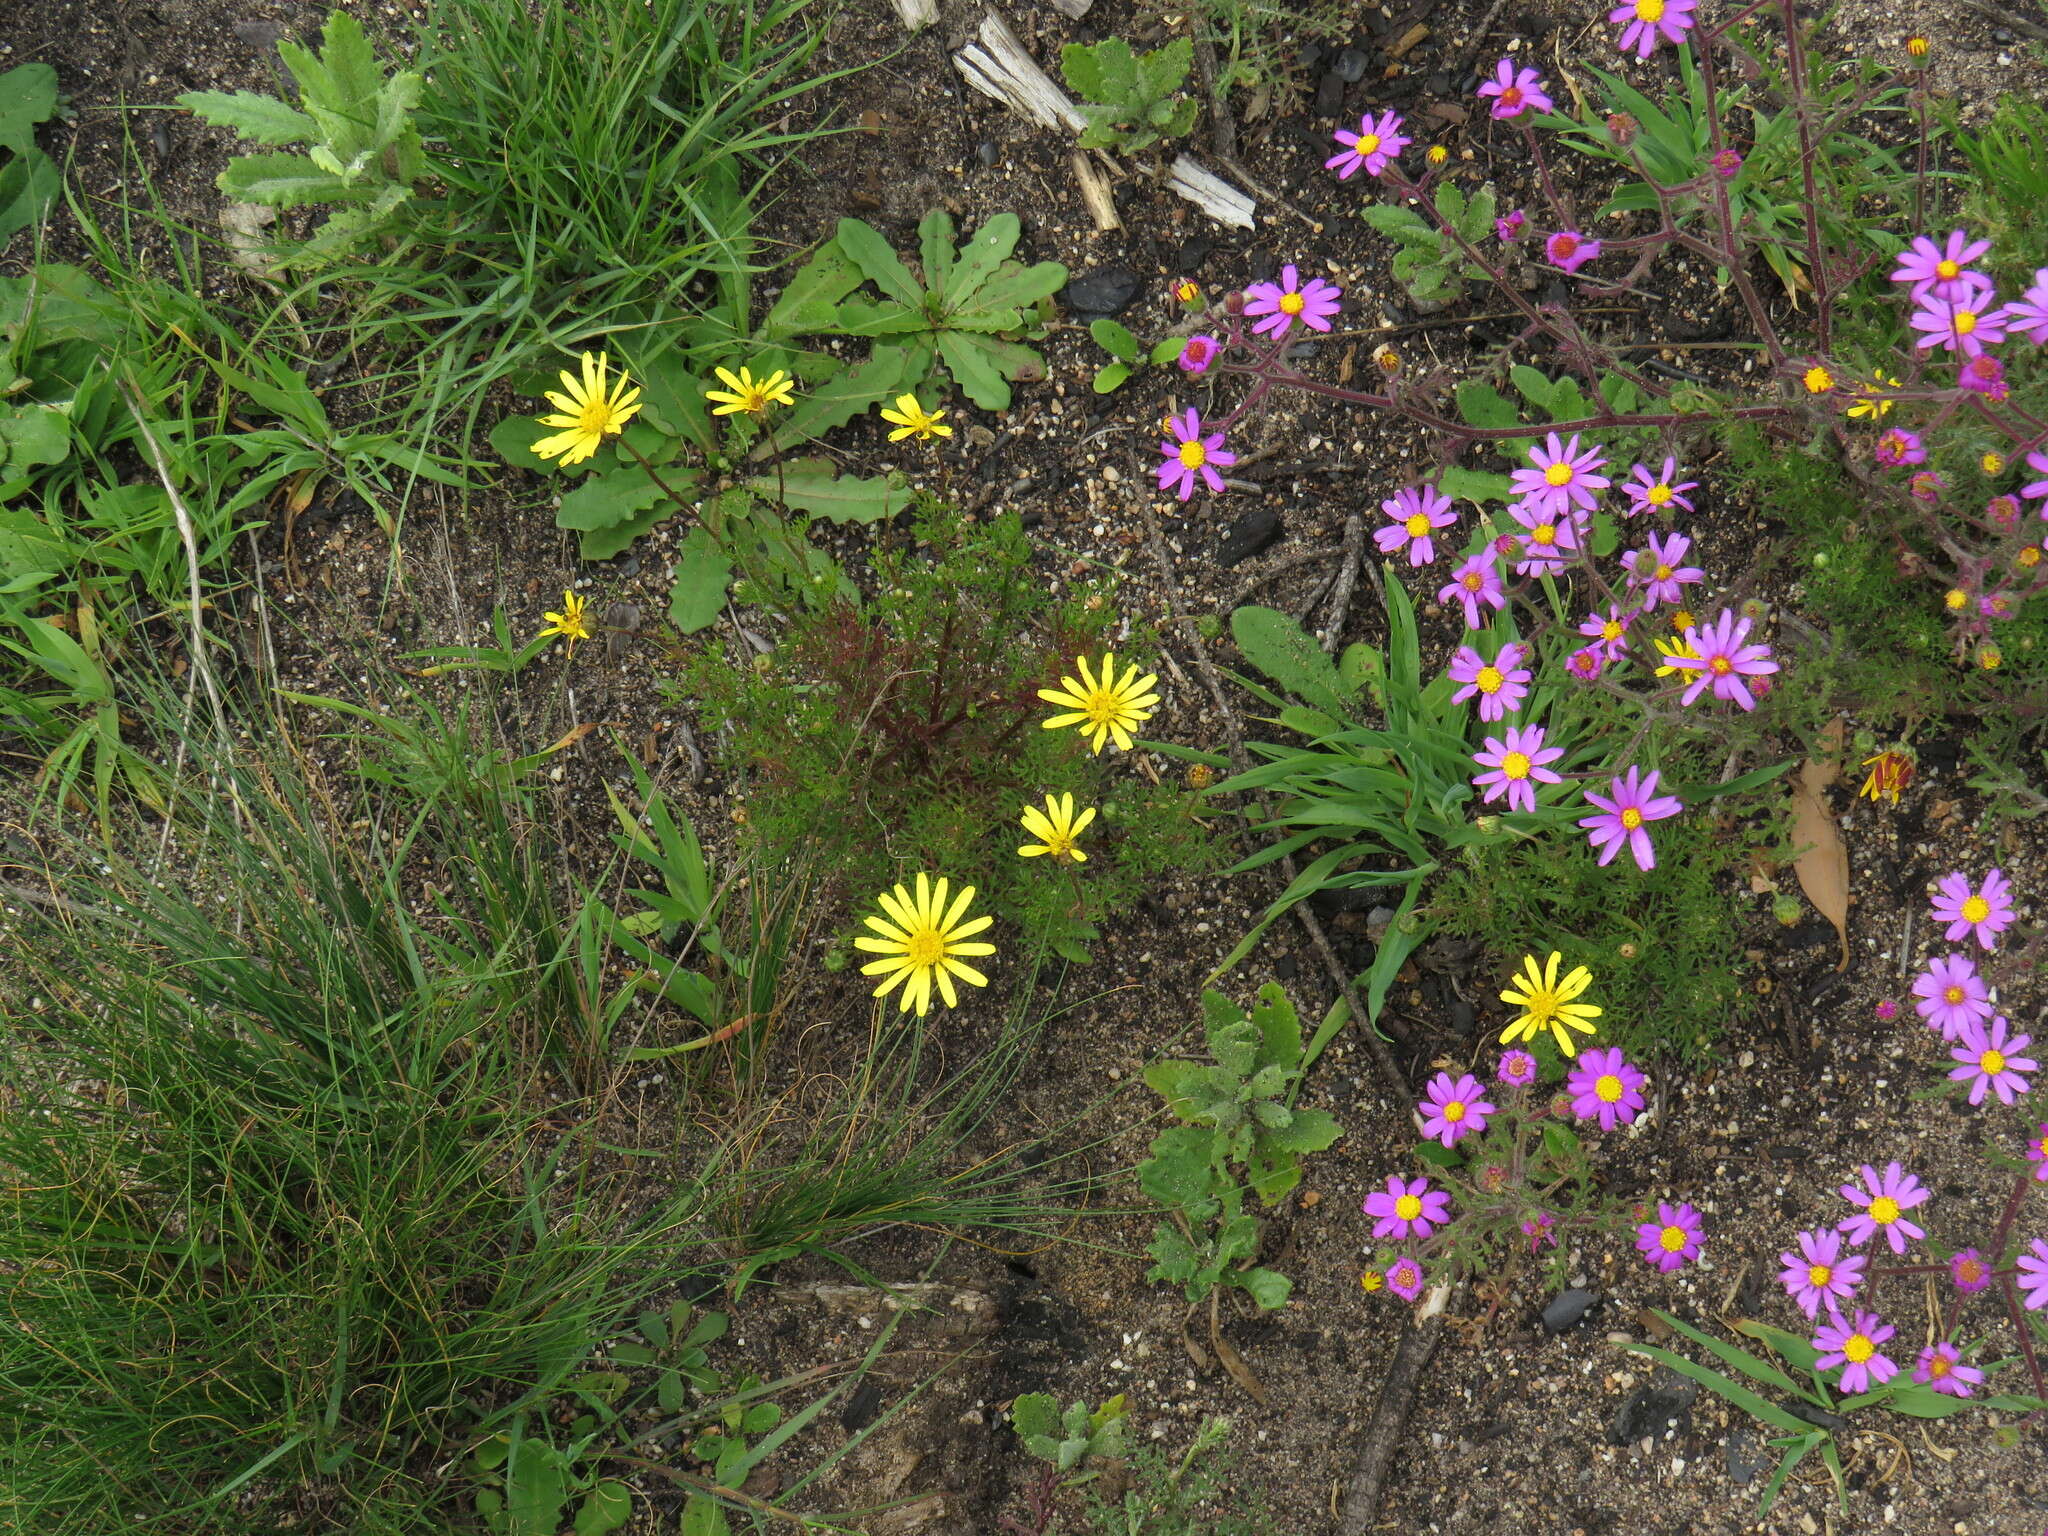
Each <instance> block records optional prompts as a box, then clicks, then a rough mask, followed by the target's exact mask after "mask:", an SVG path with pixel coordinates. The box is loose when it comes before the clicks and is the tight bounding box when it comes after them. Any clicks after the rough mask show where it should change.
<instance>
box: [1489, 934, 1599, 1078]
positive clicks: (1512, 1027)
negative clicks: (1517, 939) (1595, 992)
mask: <svg viewBox="0 0 2048 1536" xmlns="http://www.w3.org/2000/svg"><path fill="white" fill-rule="evenodd" d="M1563 959H1564V956H1563V955H1561V954H1559V953H1558V952H1557V951H1556V950H1554V949H1553V950H1552V951H1551V952H1550V958H1549V959H1548V960H1546V961H1544V962H1543V965H1542V968H1541V969H1538V967H1537V964H1536V957H1535V956H1534V955H1524V956H1523V957H1522V969H1521V971H1520V972H1519V973H1518V974H1517V975H1516V976H1515V979H1514V983H1513V985H1512V986H1510V987H1509V988H1508V989H1507V990H1506V991H1504V992H1502V993H1501V995H1500V1000H1501V1001H1502V1002H1504V1003H1513V1004H1514V1005H1515V1006H1516V1007H1518V1008H1520V1009H1521V1010H1522V1016H1521V1017H1520V1018H1518V1019H1516V1020H1514V1021H1513V1022H1512V1023H1510V1024H1509V1025H1508V1027H1507V1028H1506V1029H1504V1030H1502V1031H1501V1036H1500V1043H1501V1044H1502V1045H1512V1044H1513V1043H1514V1042H1515V1041H1517V1040H1534V1039H1535V1038H1536V1037H1537V1035H1539V1034H1541V1033H1542V1032H1543V1031H1544V1030H1546V1029H1548V1030H1549V1031H1550V1032H1551V1034H1553V1035H1555V1036H1556V1037H1557V1048H1558V1049H1559V1050H1560V1051H1563V1052H1564V1053H1565V1055H1567V1056H1576V1055H1578V1053H1579V1045H1578V1042H1577V1041H1576V1040H1574V1039H1572V1037H1571V1035H1570V1033H1569V1031H1570V1030H1574V1029H1576V1030H1577V1031H1578V1032H1579V1033H1580V1034H1582V1035H1590V1034H1592V1033H1593V1024H1592V1020H1594V1019H1596V1018H1598V1017H1599V1016H1600V1010H1599V1009H1598V1008H1595V1007H1594V1006H1593V1005H1592V1004H1590V1003H1574V1002H1573V1001H1572V999H1573V998H1575V997H1577V996H1578V995H1579V994H1580V993H1581V992H1583V991H1585V990H1586V988H1588V987H1590V986H1591V985H1592V984H1593V973H1592V972H1591V971H1589V970H1587V969H1586V968H1585V967H1584V966H1583V965H1575V966H1573V967H1572V969H1571V970H1570V971H1569V972H1567V973H1566V975H1565V978H1564V980H1563V981H1559V980H1558V979H1557V968H1558V965H1559V963H1560V962H1562V961H1563ZM1516 988H1520V989H1521V990H1519V991H1517V990H1516Z"/></svg>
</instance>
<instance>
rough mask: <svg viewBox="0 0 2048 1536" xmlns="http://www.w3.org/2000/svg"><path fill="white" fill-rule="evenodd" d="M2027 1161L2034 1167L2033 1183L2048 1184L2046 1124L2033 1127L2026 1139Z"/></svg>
mask: <svg viewBox="0 0 2048 1536" xmlns="http://www.w3.org/2000/svg"><path fill="white" fill-rule="evenodd" d="M2027 1161H2028V1162H2030V1163H2032V1164H2033V1165H2034V1179H2035V1182H2036V1183H2041V1184H2048V1123H2044V1124H2041V1125H2037V1126H2035V1127H2034V1134H2033V1135H2032V1136H2030V1137H2029V1138H2027Z"/></svg>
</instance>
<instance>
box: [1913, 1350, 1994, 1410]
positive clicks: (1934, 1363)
mask: <svg viewBox="0 0 2048 1536" xmlns="http://www.w3.org/2000/svg"><path fill="white" fill-rule="evenodd" d="M1913 1379H1914V1380H1915V1381H1917V1382H1919V1383H1920V1385H1921V1386H1923V1387H1932V1388H1934V1390H1935V1391H1937V1392H1945V1393H1947V1394H1948V1395H1949V1396H1950V1397H1968V1396H1969V1395H1970V1388H1972V1387H1979V1386H1982V1385H1983V1384H1984V1373H1983V1372H1982V1371H1980V1370H1978V1369H1977V1368H1976V1367H1975V1366H1974V1365H1965V1364H1964V1363H1963V1352H1962V1351H1961V1350H1960V1349H1958V1348H1957V1347H1956V1346H1955V1345H1953V1344H1951V1343H1949V1341H1948V1340H1946V1339H1938V1340H1936V1341H1935V1342H1934V1343H1932V1344H1930V1345H1928V1346H1927V1347H1926V1348H1925V1349H1923V1350H1921V1351H1920V1359H1919V1361H1918V1362H1917V1363H1916V1364H1915V1365H1914V1367H1913Z"/></svg>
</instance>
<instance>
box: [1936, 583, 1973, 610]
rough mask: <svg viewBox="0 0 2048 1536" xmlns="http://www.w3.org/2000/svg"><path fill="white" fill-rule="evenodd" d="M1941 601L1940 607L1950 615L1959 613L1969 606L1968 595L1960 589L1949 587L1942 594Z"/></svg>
mask: <svg viewBox="0 0 2048 1536" xmlns="http://www.w3.org/2000/svg"><path fill="white" fill-rule="evenodd" d="M1941 601H1942V605H1943V606H1944V607H1946V608H1947V609H1948V611H1949V612H1950V613H1961V612H1962V611H1963V610H1964V609H1965V608H1967V607H1969V606H1970V594H1969V593H1967V592H1965V591H1964V590H1963V589H1962V588H1961V587H1950V588H1949V589H1948V590H1947V591H1946V592H1944V593H1942V595H1941Z"/></svg>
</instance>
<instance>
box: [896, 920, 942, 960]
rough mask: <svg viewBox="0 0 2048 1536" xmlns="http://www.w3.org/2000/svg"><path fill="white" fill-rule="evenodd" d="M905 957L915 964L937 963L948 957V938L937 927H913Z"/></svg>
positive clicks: (906, 945)
mask: <svg viewBox="0 0 2048 1536" xmlns="http://www.w3.org/2000/svg"><path fill="white" fill-rule="evenodd" d="M903 958H904V959H906V960H908V961H909V962H910V963H911V964H912V965H914V966H920V967H922V966H929V965H937V964H938V963H939V962H940V961H941V960H943V959H945V958H946V940H945V937H944V935H942V934H941V933H940V932H939V930H938V929H936V928H913V929H911V931H910V937H909V939H908V941H907V942H906V943H905V945H904V949H903Z"/></svg>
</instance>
